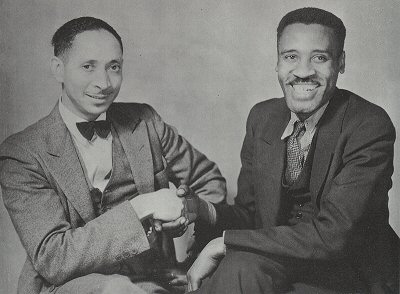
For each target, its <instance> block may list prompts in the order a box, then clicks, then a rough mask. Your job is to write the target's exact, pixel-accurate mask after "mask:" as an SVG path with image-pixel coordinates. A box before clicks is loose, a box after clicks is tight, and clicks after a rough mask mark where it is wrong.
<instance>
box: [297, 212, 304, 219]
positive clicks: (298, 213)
mask: <svg viewBox="0 0 400 294" xmlns="http://www.w3.org/2000/svg"><path fill="white" fill-rule="evenodd" d="M302 217H303V214H302V213H301V212H300V211H299V212H297V213H296V218H297V219H299V218H302Z"/></svg>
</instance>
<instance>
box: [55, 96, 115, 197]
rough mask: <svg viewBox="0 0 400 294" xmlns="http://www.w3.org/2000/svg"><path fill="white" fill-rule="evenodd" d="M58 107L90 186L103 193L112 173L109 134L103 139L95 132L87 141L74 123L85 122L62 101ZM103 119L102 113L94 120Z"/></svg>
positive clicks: (103, 114)
mask: <svg viewBox="0 0 400 294" xmlns="http://www.w3.org/2000/svg"><path fill="white" fill-rule="evenodd" d="M58 105H59V111H60V114H61V117H62V119H63V121H64V123H65V125H66V126H67V128H68V130H69V132H70V133H71V136H72V139H73V141H74V143H75V146H76V148H77V151H78V152H79V155H80V158H81V160H82V161H83V162H82V165H83V168H84V169H85V173H86V176H87V178H88V180H89V181H90V184H91V185H92V186H93V187H94V188H98V189H99V190H100V191H101V192H103V191H104V189H105V187H106V186H107V183H108V181H109V179H110V176H111V172H112V135H111V132H110V134H109V135H108V136H107V138H105V139H103V138H101V137H99V136H97V134H96V132H95V134H94V136H93V138H92V140H91V141H88V140H87V139H86V138H85V137H83V136H82V134H81V133H80V132H79V130H78V128H77V127H76V123H78V122H86V121H87V120H85V119H83V118H80V117H79V116H77V115H76V114H74V113H73V112H71V111H70V110H69V109H68V108H67V107H66V106H65V105H64V104H63V103H62V99H60V101H59V104H58ZM105 118H106V113H102V114H101V115H100V116H99V117H98V118H97V119H96V120H104V119H105Z"/></svg>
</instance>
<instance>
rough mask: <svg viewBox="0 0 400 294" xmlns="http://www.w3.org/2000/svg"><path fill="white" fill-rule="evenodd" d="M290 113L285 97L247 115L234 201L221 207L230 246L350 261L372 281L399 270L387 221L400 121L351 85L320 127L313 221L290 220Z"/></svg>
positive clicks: (312, 189) (395, 245)
mask: <svg viewBox="0 0 400 294" xmlns="http://www.w3.org/2000/svg"><path fill="white" fill-rule="evenodd" d="M289 119H290V111H289V109H288V108H287V106H286V102H285V100H284V98H280V99H271V100H267V101H264V102H261V103H259V104H257V105H256V106H254V108H253V109H252V110H251V112H250V115H249V117H248V122H247V129H246V136H245V139H244V143H243V147H242V151H241V160H242V168H241V171H240V175H239V180H238V195H237V198H236V201H235V205H234V206H227V205H216V209H217V220H218V229H219V230H220V231H222V230H224V229H225V230H226V231H225V239H224V240H225V244H226V245H227V248H228V250H229V248H234V249H237V250H245V251H251V252H258V253H260V254H262V255H266V256H271V257H274V256H275V257H279V258H289V259H295V260H299V261H301V260H303V261H307V260H309V261H329V260H330V261H332V260H338V259H340V260H342V259H344V260H346V261H347V262H348V263H349V264H351V266H352V267H354V268H356V269H357V270H358V271H359V272H360V273H361V276H362V279H363V280H364V281H365V283H367V284H369V285H372V284H374V283H380V282H381V281H384V280H385V279H387V277H388V276H390V275H392V274H393V272H394V271H395V268H398V263H397V264H396V259H397V257H398V238H397V236H396V235H395V233H394V232H393V230H392V229H391V227H390V226H389V223H388V190H389V189H390V188H391V186H392V181H391V175H392V172H393V145H394V140H395V130H394V127H393V125H392V123H391V121H390V119H389V117H388V115H387V114H386V113H385V111H384V110H383V109H381V108H380V107H378V106H376V105H374V104H372V103H370V102H367V101H366V100H364V99H362V98H361V97H359V96H357V95H355V94H353V93H351V92H349V91H345V90H339V89H336V90H335V94H334V96H333V97H332V99H331V100H330V103H329V105H328V107H327V109H326V111H325V113H324V115H323V117H322V118H321V120H320V122H319V125H318V128H319V130H318V135H317V138H316V140H317V141H316V146H315V153H314V160H313V163H312V171H311V178H310V192H311V197H312V203H313V207H314V209H315V215H314V217H313V218H312V220H311V221H303V222H300V223H298V224H296V225H293V226H288V225H284V224H285V220H284V219H283V216H284V215H287V212H285V211H283V208H282V206H281V203H282V175H283V174H284V168H285V152H286V144H285V142H284V141H282V140H281V135H282V133H283V131H284V129H285V127H286V125H287V124H288V121H289Z"/></svg>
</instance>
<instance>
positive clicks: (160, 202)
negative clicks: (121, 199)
mask: <svg viewBox="0 0 400 294" xmlns="http://www.w3.org/2000/svg"><path fill="white" fill-rule="evenodd" d="M130 202H131V204H132V206H133V208H134V209H135V211H136V213H137V215H138V217H139V219H140V220H143V219H145V218H147V217H152V218H153V219H155V220H160V221H162V222H171V221H174V220H177V219H178V218H179V217H180V216H181V214H182V209H183V204H182V199H181V198H179V197H177V195H176V190H172V189H161V190H158V191H155V192H151V193H147V194H142V195H139V196H136V197H135V198H133V199H132V200H131V201H130Z"/></svg>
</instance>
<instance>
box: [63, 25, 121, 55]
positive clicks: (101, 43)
mask: <svg viewBox="0 0 400 294" xmlns="http://www.w3.org/2000/svg"><path fill="white" fill-rule="evenodd" d="M66 55H67V57H68V60H71V59H79V60H85V59H87V60H104V61H107V60H116V59H121V58H122V50H121V47H120V44H119V42H118V40H117V39H116V38H115V37H114V36H113V35H112V34H111V33H110V32H108V31H106V30H95V31H85V32H82V33H79V34H77V35H76V36H75V38H74V40H73V42H72V46H71V48H70V49H69V50H67V52H66Z"/></svg>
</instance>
